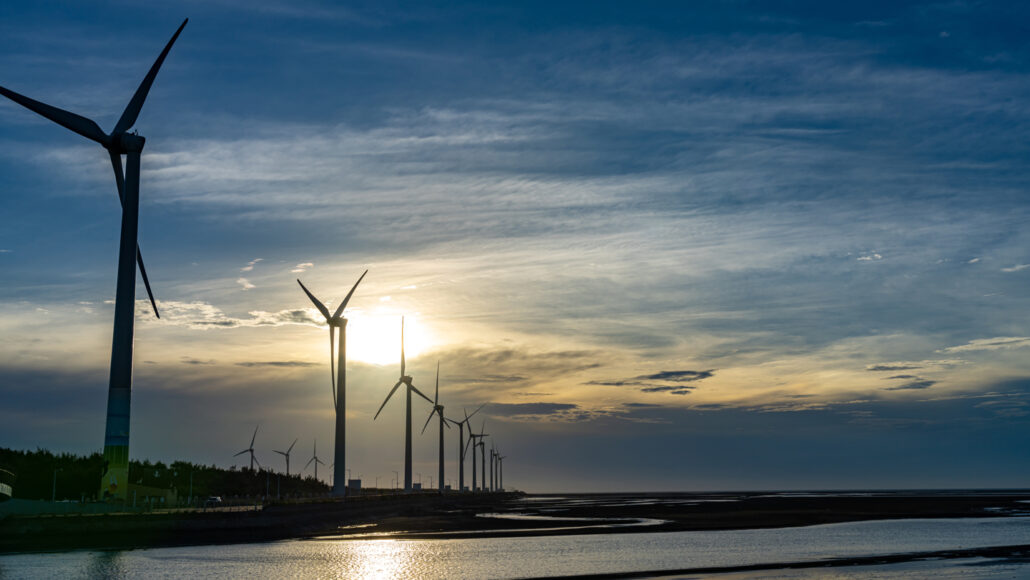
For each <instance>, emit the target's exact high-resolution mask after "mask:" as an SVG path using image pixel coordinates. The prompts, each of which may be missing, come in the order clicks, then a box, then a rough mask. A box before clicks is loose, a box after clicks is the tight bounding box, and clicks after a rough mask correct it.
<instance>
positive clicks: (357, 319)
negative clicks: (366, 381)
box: [347, 309, 436, 365]
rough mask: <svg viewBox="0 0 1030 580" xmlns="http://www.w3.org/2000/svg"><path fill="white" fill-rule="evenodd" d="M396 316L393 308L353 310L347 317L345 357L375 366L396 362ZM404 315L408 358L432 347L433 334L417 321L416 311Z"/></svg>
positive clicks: (398, 315) (405, 344) (405, 345)
mask: <svg viewBox="0 0 1030 580" xmlns="http://www.w3.org/2000/svg"><path fill="white" fill-rule="evenodd" d="M399 317H400V313H399V312H397V311H395V310H392V309H391V310H385V309H382V310H380V309H375V310H372V311H360V310H357V309H355V311H354V312H353V313H351V314H350V315H349V316H348V320H349V322H348V323H347V326H348V329H347V332H348V336H349V337H350V338H349V342H348V343H347V357H348V358H350V359H352V360H357V361H361V362H365V363H371V364H377V365H386V364H395V363H396V362H397V344H398V343H399V341H400V336H399V335H398V333H397V319H398V318H399ZM404 317H405V318H404V350H405V353H406V354H407V356H408V358H409V359H415V358H417V357H418V356H419V355H420V354H422V353H423V352H426V351H427V350H429V349H430V348H432V347H433V345H434V343H435V338H436V337H435V335H434V333H433V331H432V329H431V328H429V327H428V326H427V325H425V324H422V323H421V322H420V320H419V317H418V315H417V314H415V315H412V314H405V315H404Z"/></svg>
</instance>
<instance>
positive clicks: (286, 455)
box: [251, 432, 297, 477]
mask: <svg viewBox="0 0 1030 580" xmlns="http://www.w3.org/2000/svg"><path fill="white" fill-rule="evenodd" d="M256 434H257V433H256V432H255V435H256ZM296 444H297V440H296V439H294V440H293V443H290V446H289V447H287V448H286V451H277V450H275V449H273V450H272V451H273V452H274V453H278V454H279V455H282V456H283V457H285V458H286V476H287V477H289V476H290V452H291V451H293V446H294V445H296ZM251 447H253V445H251Z"/></svg>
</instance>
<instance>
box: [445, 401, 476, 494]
mask: <svg viewBox="0 0 1030 580" xmlns="http://www.w3.org/2000/svg"><path fill="white" fill-rule="evenodd" d="M482 408H483V405H480V406H479V409H482ZM479 409H476V410H475V411H472V415H469V413H468V411H465V410H464V409H462V411H463V412H464V413H465V418H464V419H462V420H461V421H455V420H454V419H447V421H449V422H450V423H453V424H454V425H457V426H458V491H464V490H465V454H466V452H467V450H468V445H467V444H466V443H465V425H468V422H469V419H471V418H472V416H473V415H475V414H476V413H478V412H479ZM445 419H446V417H445ZM471 433H472V427H471V426H469V434H470V436H471ZM469 440H470V441H471V438H470V439H469ZM475 459H476V454H475V453H473V454H472V460H473V462H475ZM475 475H476V470H475V467H473V468H472V479H475ZM472 489H473V491H474V490H475V483H473V485H472Z"/></svg>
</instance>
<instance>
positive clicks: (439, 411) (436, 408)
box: [422, 361, 451, 493]
mask: <svg viewBox="0 0 1030 580" xmlns="http://www.w3.org/2000/svg"><path fill="white" fill-rule="evenodd" d="M434 414H436V415H439V416H440V472H439V477H438V478H437V479H438V481H439V483H438V484H437V486H438V488H439V490H440V493H443V428H444V427H447V428H448V429H450V428H451V426H450V425H448V424H447V421H446V420H445V419H444V416H443V405H441V404H440V362H439V361H437V363H436V395H434V397H433V410H432V411H430V412H429V417H428V418H426V424H425V425H423V426H422V433H423V434H425V432H426V427H428V426H429V422H430V421H432V420H433V415H434Z"/></svg>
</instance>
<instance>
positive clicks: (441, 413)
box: [440, 411, 451, 429]
mask: <svg viewBox="0 0 1030 580" xmlns="http://www.w3.org/2000/svg"><path fill="white" fill-rule="evenodd" d="M440 418H441V419H443V426H444V427H447V428H448V429H450V428H451V426H450V425H448V424H447V421H448V419H447V417H444V416H443V411H440Z"/></svg>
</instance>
